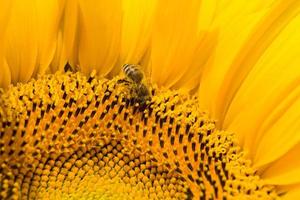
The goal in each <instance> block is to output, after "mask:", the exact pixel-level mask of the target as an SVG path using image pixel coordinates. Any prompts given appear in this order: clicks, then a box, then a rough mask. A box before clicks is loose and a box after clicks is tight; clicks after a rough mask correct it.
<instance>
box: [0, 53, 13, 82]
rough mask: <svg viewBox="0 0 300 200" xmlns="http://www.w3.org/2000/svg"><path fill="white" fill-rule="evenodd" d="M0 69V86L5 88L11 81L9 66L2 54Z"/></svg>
mask: <svg viewBox="0 0 300 200" xmlns="http://www.w3.org/2000/svg"><path fill="white" fill-rule="evenodd" d="M0 71H1V73H0V88H7V87H8V85H9V84H10V83H11V73H10V69H9V66H8V65H7V62H6V60H5V59H4V57H3V56H2V59H1V60H0Z"/></svg>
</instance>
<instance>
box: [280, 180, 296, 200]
mask: <svg viewBox="0 0 300 200" xmlns="http://www.w3.org/2000/svg"><path fill="white" fill-rule="evenodd" d="M279 189H280V190H282V193H283V195H282V199H283V200H295V199H300V184H295V185H289V186H284V187H279Z"/></svg>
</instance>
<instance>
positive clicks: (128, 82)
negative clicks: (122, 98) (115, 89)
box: [117, 79, 130, 85]
mask: <svg viewBox="0 0 300 200" xmlns="http://www.w3.org/2000/svg"><path fill="white" fill-rule="evenodd" d="M117 83H118V84H120V83H125V84H127V85H129V84H130V81H128V80H126V79H120V80H118V81H117Z"/></svg>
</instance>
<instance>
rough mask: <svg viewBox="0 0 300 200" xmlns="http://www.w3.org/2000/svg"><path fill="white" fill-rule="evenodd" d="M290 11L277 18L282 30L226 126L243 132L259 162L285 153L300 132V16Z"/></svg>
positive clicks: (267, 48) (249, 78)
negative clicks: (298, 87)
mask: <svg viewBox="0 0 300 200" xmlns="http://www.w3.org/2000/svg"><path fill="white" fill-rule="evenodd" d="M292 8H293V9H292ZM290 9H292V11H297V9H298V11H299V10H300V7H299V5H297V6H295V5H293V7H291V8H290ZM289 14H295V13H293V12H291V10H287V11H286V13H285V15H282V18H279V19H278V21H276V22H277V23H276V22H274V24H277V25H278V26H279V27H281V29H280V32H278V33H280V34H277V35H276V38H274V40H272V43H271V44H270V45H268V46H265V50H264V52H260V53H261V57H260V58H259V60H258V61H257V62H256V63H255V65H254V67H253V68H252V70H251V71H250V73H249V74H248V75H247V77H246V78H245V80H243V84H242V85H241V86H240V87H239V90H238V91H237V92H236V94H235V96H234V99H233V100H232V101H231V105H230V107H229V109H228V111H227V114H226V118H225V121H224V128H226V129H229V130H232V131H234V132H235V133H237V135H238V136H239V139H240V141H241V142H242V143H243V144H244V149H246V150H248V151H249V153H250V156H251V157H252V158H253V159H254V162H255V163H254V165H255V166H256V167H258V166H260V165H264V164H267V163H268V162H271V161H272V160H275V159H277V158H278V157H280V156H281V155H283V154H284V153H285V152H286V151H288V150H289V149H290V148H291V147H293V146H294V145H295V143H296V142H297V141H298V139H299V137H300V136H297V135H298V134H294V132H293V131H295V130H297V118H298V114H297V111H298V110H299V105H298V104H299V103H297V102H296V103H294V101H295V100H296V99H297V98H298V97H299V89H297V86H298V85H299V83H300V71H299V64H300V59H299V56H298V54H299V46H300V30H299V28H298V27H299V25H300V15H299V16H297V17H295V16H294V15H291V16H290V15H289ZM283 25H284V26H283ZM270 31H272V29H271V30H270ZM266 34H267V33H266ZM269 39H270V38H265V40H263V41H266V40H269ZM263 41H262V42H260V44H261V45H263V44H264V42H263ZM269 42H271V41H269ZM261 48H262V46H257V49H258V50H259V49H261ZM254 54H257V52H255V51H254V52H253V54H252V55H254ZM248 62H250V63H253V62H254V60H248ZM245 65H247V63H246V62H245ZM287 138H289V139H287ZM287 140H289V141H288V142H286V141H287Z"/></svg>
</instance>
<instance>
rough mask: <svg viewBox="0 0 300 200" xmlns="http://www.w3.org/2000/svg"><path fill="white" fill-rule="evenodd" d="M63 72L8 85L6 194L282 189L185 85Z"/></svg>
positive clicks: (237, 193)
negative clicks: (135, 92)
mask: <svg viewBox="0 0 300 200" xmlns="http://www.w3.org/2000/svg"><path fill="white" fill-rule="evenodd" d="M120 79H121V78H120V77H115V78H113V79H111V80H108V79H104V78H100V77H95V75H94V74H91V75H90V76H89V77H86V76H84V75H82V74H81V73H71V72H67V73H64V74H61V73H56V74H52V75H45V76H41V77H39V78H38V79H37V80H31V81H30V82H28V83H26V84H19V85H17V86H14V87H10V88H9V89H8V90H6V91H3V90H2V91H1V92H0V105H1V106H0V120H1V121H0V199H260V198H261V199H276V198H277V194H276V192H275V189H274V188H273V187H272V186H268V185H265V184H264V182H263V181H262V180H261V179H260V178H259V176H258V175H256V173H255V171H254V170H252V169H251V163H250V162H249V160H247V159H246V158H245V156H244V154H243V151H242V150H241V149H240V148H239V146H238V145H237V143H236V141H235V137H234V134H233V133H230V132H227V131H220V130H217V129H216V128H215V122H214V121H213V120H211V119H209V117H208V114H206V113H205V112H202V111H201V110H200V109H199V108H198V106H197V105H198V104H197V102H198V99H197V98H195V97H191V96H190V95H188V94H186V93H184V92H182V91H171V90H167V89H158V88H157V87H156V86H151V88H150V87H149V90H150V91H151V94H152V96H151V100H150V101H149V102H147V104H146V105H143V106H141V105H139V102H138V101H136V98H135V97H133V96H132V94H131V93H130V90H131V88H130V87H131V86H130V85H125V84H121V83H120V81H119V80H120Z"/></svg>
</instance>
